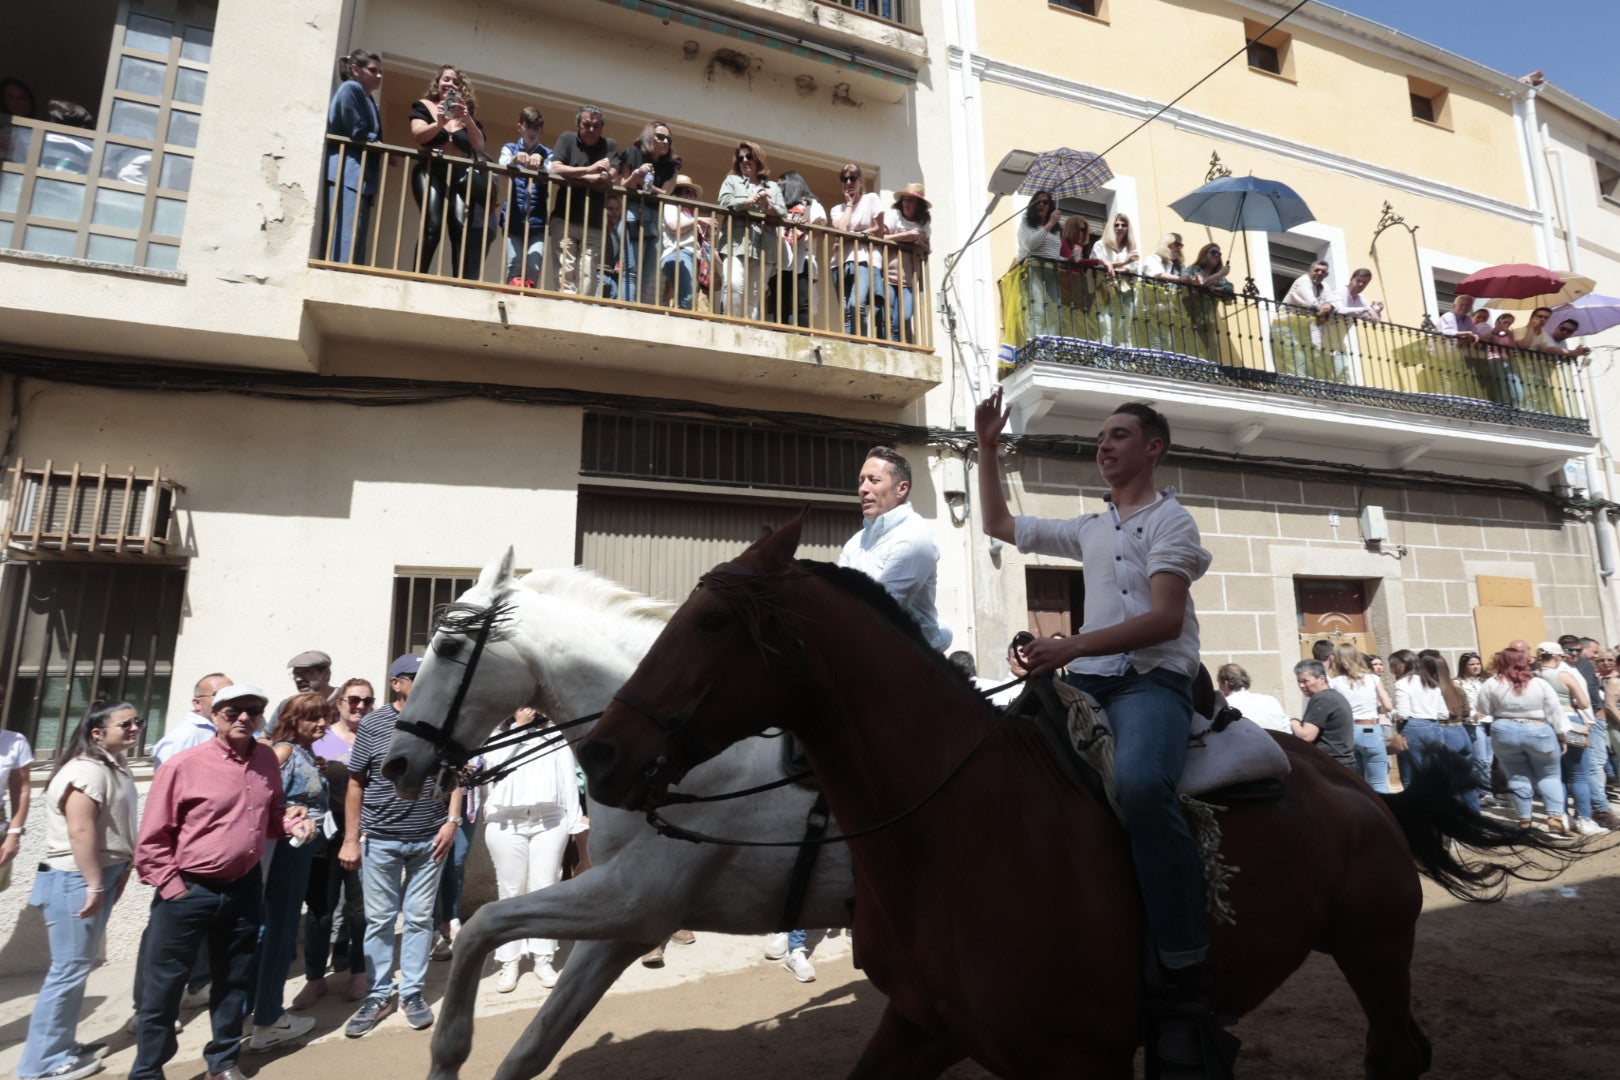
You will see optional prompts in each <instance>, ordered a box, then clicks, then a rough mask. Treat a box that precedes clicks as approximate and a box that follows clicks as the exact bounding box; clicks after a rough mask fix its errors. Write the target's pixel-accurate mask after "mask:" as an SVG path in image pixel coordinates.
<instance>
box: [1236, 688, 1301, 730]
mask: <svg viewBox="0 0 1620 1080" xmlns="http://www.w3.org/2000/svg"><path fill="white" fill-rule="evenodd" d="M1226 703H1227V704H1228V705H1230V706H1232V708H1234V709H1236V710H1237V711H1238V712H1240V713H1242V714H1243V715H1244V716H1245V717H1247V718H1248V719H1250V720H1253V721H1254V722H1255V723H1257V724H1259V725H1260V726H1261V727H1263V728H1266V729H1267V730H1269V731H1281V732H1283V733H1284V734H1285V735H1292V734H1293V733H1294V726H1293V725H1292V724H1290V723H1289V722H1288V713H1287V712H1285V711H1284V710H1283V707H1282V702H1280V701H1278V700H1277V699H1276V698H1274V697H1272V696H1271V695H1270V694H1257V693H1255V692H1254V691H1253V690H1234V691H1232V692H1231V693H1230V694H1227V695H1226Z"/></svg>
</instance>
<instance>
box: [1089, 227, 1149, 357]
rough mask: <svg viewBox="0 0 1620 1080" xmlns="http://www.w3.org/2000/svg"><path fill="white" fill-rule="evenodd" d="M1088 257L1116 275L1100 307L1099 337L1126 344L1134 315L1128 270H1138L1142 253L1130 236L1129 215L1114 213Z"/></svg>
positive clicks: (1134, 301)
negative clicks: (1108, 300)
mask: <svg viewBox="0 0 1620 1080" xmlns="http://www.w3.org/2000/svg"><path fill="white" fill-rule="evenodd" d="M1091 257H1092V258H1093V259H1097V260H1099V261H1100V262H1103V263H1106V264H1107V265H1108V266H1110V267H1112V268H1113V270H1114V272H1115V273H1116V274H1117V275H1118V276H1117V277H1116V278H1114V281H1113V300H1112V302H1111V303H1106V304H1104V305H1103V307H1102V318H1101V322H1102V335H1103V340H1104V341H1105V342H1107V343H1108V344H1110V345H1119V346H1123V347H1125V348H1130V346H1131V342H1132V340H1133V339H1132V326H1131V324H1132V323H1133V322H1134V321H1135V317H1136V296H1135V289H1134V287H1133V285H1132V279H1131V276H1130V275H1132V274H1138V273H1141V270H1142V267H1141V259H1142V253H1141V252H1140V251H1138V250H1136V241H1135V240H1134V239H1132V236H1131V219H1130V218H1128V217H1126V216H1125V215H1124V214H1115V215H1114V217H1113V220H1112V221H1110V222H1109V224H1108V228H1106V229H1104V230H1103V235H1102V239H1100V240H1098V241H1097V243H1096V245H1095V246H1093V247H1092V249H1091Z"/></svg>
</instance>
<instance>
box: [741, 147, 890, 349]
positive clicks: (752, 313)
mask: <svg viewBox="0 0 1620 1080" xmlns="http://www.w3.org/2000/svg"><path fill="white" fill-rule="evenodd" d="M720 205H721V206H723V207H725V208H726V209H727V210H730V211H731V212H732V216H731V217H730V218H729V219H728V220H726V221H723V222H721V229H722V231H721V233H720V238H719V243H718V245H717V247H718V248H719V251H720V255H721V257H722V258H723V259H724V260H725V279H726V310H725V313H726V314H727V315H731V316H734V317H736V318H741V319H758V318H759V313H760V302H761V300H762V299H763V297H764V295H765V279H766V277H768V276H769V275H771V274H774V273H775V272H776V248H777V243H778V241H777V237H776V222H777V221H778V220H780V219H781V218H782V216H783V215H784V214H786V213H787V207H786V206H785V205H783V203H782V189H781V188H779V187H778V186H777V185H776V182H775V181H773V180H772V179H771V167H770V162H769V161H767V160H766V158H765V154H764V152H763V151H762V150H760V148H759V144H758V143H756V142H752V141H750V140H748V139H743V140H741V141H740V142H738V143H737V153H736V155H735V156H734V157H733V158H732V165H731V173H730V174H729V175H728V176H727V177H726V180H725V183H723V184H721V185H720ZM879 336H881V335H879Z"/></svg>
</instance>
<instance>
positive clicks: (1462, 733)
mask: <svg viewBox="0 0 1620 1080" xmlns="http://www.w3.org/2000/svg"><path fill="white" fill-rule="evenodd" d="M1401 734H1402V735H1404V736H1406V742H1407V750H1406V753H1404V754H1402V755H1401V779H1402V781H1403V782H1405V783H1411V781H1412V777H1413V776H1415V775H1416V774H1417V771H1418V770H1419V769H1421V768H1423V766H1424V763H1425V762H1427V761H1428V760H1429V759H1430V758H1431V757H1432V756H1434V755H1436V754H1440V753H1444V752H1446V751H1455V752H1457V753H1459V754H1461V755H1462V756H1463V757H1465V758H1467V759H1468V761H1469V763H1470V764H1472V763H1473V761H1474V750H1473V746H1472V744H1471V743H1470V742H1469V738H1468V729H1467V728H1466V727H1464V726H1462V725H1461V724H1442V723H1440V722H1439V721H1437V720H1429V719H1426V718H1423V717H1416V716H1414V717H1410V718H1408V719H1407V721H1406V726H1405V727H1404V728H1402V729H1401ZM1463 802H1464V803H1465V804H1467V806H1468V809H1470V810H1472V811H1473V812H1474V813H1476V814H1477V813H1479V792H1478V791H1477V790H1475V789H1474V788H1469V789H1468V792H1467V793H1466V794H1465V795H1464V796H1463Z"/></svg>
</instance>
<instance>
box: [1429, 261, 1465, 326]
mask: <svg viewBox="0 0 1620 1080" xmlns="http://www.w3.org/2000/svg"><path fill="white" fill-rule="evenodd" d="M1467 276H1468V275H1466V274H1458V273H1455V272H1453V271H1450V270H1436V271H1434V277H1433V279H1432V281H1433V284H1434V310H1435V318H1437V319H1438V318H1439V317H1440V316H1441V315H1444V314H1445V313H1446V312H1448V311H1450V310H1451V305H1452V304H1453V303H1454V302H1455V301H1456V299H1457V286H1458V285H1460V284H1462V279H1463V278H1465V277H1467Z"/></svg>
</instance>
